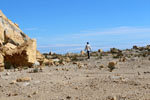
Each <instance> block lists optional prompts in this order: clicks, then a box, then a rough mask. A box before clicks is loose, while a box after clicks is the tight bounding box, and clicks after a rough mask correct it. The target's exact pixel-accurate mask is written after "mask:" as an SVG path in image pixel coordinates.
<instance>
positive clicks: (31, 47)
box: [4, 40, 36, 67]
mask: <svg viewBox="0 0 150 100" xmlns="http://www.w3.org/2000/svg"><path fill="white" fill-rule="evenodd" d="M4 53H5V62H7V63H10V64H11V65H12V66H13V67H20V66H29V67H31V66H32V65H33V64H34V62H35V61H36V40H28V41H27V42H25V43H23V44H22V45H20V46H17V47H16V48H13V49H9V50H7V51H5V52H4Z"/></svg>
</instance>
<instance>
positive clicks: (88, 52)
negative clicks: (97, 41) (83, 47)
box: [87, 51, 90, 59]
mask: <svg viewBox="0 0 150 100" xmlns="http://www.w3.org/2000/svg"><path fill="white" fill-rule="evenodd" d="M87 55H88V59H90V51H87Z"/></svg>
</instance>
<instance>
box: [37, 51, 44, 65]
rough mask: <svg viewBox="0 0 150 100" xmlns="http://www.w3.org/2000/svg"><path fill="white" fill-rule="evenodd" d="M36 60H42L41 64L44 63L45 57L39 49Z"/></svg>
mask: <svg viewBox="0 0 150 100" xmlns="http://www.w3.org/2000/svg"><path fill="white" fill-rule="evenodd" d="M36 60H37V61H38V62H40V65H42V64H43V63H44V60H45V57H44V55H42V54H41V53H40V52H39V51H38V50H37V51H36Z"/></svg>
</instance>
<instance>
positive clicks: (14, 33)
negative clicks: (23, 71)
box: [0, 10, 43, 71]
mask: <svg viewBox="0 0 150 100" xmlns="http://www.w3.org/2000/svg"><path fill="white" fill-rule="evenodd" d="M36 48H37V47H36V40H35V39H30V38H29V37H28V36H27V35H26V34H24V33H23V31H22V30H21V29H20V28H19V25H18V24H16V23H13V22H12V21H10V20H9V19H8V18H7V17H6V16H5V15H4V14H3V13H2V11H1V10H0V71H1V69H4V66H5V68H10V67H21V66H28V67H31V66H32V65H33V64H34V63H35V62H36V61H37V60H39V59H40V60H43V59H42V55H41V54H40V52H38V51H37V50H36ZM37 55H38V56H37ZM2 67H3V68H2Z"/></svg>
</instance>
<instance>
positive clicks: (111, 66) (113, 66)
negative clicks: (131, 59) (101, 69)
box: [108, 61, 117, 72]
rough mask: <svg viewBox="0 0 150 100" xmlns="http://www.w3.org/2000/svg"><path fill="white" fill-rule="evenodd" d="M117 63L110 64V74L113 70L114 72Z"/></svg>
mask: <svg viewBox="0 0 150 100" xmlns="http://www.w3.org/2000/svg"><path fill="white" fill-rule="evenodd" d="M116 64H117V62H113V61H112V62H109V64H108V68H109V69H110V72H112V70H114V69H115V68H116V67H115V66H116Z"/></svg>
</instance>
